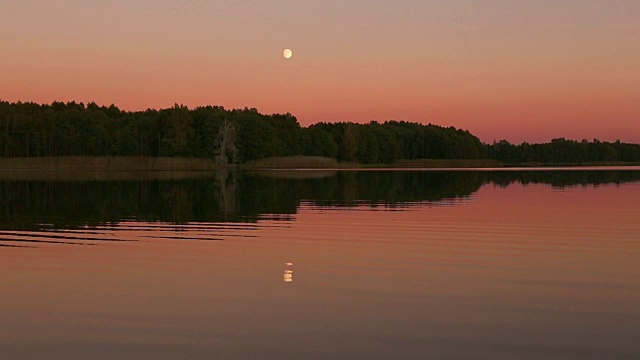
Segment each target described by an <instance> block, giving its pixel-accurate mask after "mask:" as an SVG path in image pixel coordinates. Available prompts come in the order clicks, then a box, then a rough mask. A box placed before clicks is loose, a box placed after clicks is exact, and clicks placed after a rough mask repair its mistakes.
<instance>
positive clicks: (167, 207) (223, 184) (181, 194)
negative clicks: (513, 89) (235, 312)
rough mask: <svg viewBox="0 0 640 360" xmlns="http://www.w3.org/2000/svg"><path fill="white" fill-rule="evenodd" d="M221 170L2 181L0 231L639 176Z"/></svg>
mask: <svg viewBox="0 0 640 360" xmlns="http://www.w3.org/2000/svg"><path fill="white" fill-rule="evenodd" d="M303 175H304V174H301V173H297V174H296V176H294V177H293V178H285V177H283V176H282V174H279V175H278V176H268V174H261V173H251V174H249V173H236V172H223V173H218V174H212V175H211V176H209V177H202V174H199V175H198V177H195V178H186V179H184V178H183V179H181V180H167V179H161V180H150V179H149V178H148V177H145V178H144V179H141V180H127V181H114V180H109V181H40V180H37V181H27V180H2V181H0V199H1V201H0V216H1V220H0V227H1V228H2V229H37V228H40V227H41V226H43V225H42V224H51V225H53V226H54V227H57V228H76V227H81V226H87V225H88V226H92V225H99V224H104V223H111V222H119V221H121V220H123V219H135V220H141V221H165V222H173V223H186V222H194V221H197V222H240V221H242V222H255V221H257V220H258V219H259V218H265V217H273V218H283V217H284V218H287V217H288V216H291V215H292V214H295V213H296V212H297V210H298V207H299V205H300V202H301V201H302V200H305V201H310V202H312V203H314V204H315V205H317V206H338V207H341V206H354V205H363V204H364V205H370V206H384V207H406V206H412V204H415V203H425V202H427V203H432V204H438V203H439V202H441V201H444V200H450V199H457V198H466V197H469V196H470V195H472V194H473V193H474V192H476V191H478V190H479V189H480V187H481V186H482V185H484V184H487V183H493V184H497V185H499V186H508V185H509V184H512V183H514V182H519V183H523V184H528V183H541V184H549V185H552V186H554V187H565V186H574V185H600V184H621V183H625V182H631V181H639V180H640V171H523V172H517V171H513V172H512V171H500V172H488V171H451V172H448V171H340V172H336V173H328V174H325V175H329V176H327V177H315V176H303Z"/></svg>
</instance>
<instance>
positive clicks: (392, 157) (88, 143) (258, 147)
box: [0, 101, 640, 164]
mask: <svg viewBox="0 0 640 360" xmlns="http://www.w3.org/2000/svg"><path fill="white" fill-rule="evenodd" d="M293 155H305V156H325V157H330V158H335V159H337V160H338V161H342V162H358V163H366V164H377V163H392V162H394V161H396V160H400V159H486V158H490V159H496V160H500V161H503V162H507V163H524V162H543V163H571V162H587V161H639V160H640V146H639V145H636V144H625V143H620V142H615V143H607V142H599V141H597V140H594V141H592V142H589V141H586V140H585V141H582V142H579V143H578V142H575V141H571V140H564V139H556V140H553V141H552V142H551V143H547V144H528V143H523V144H520V145H513V144H510V143H509V142H507V141H505V140H503V141H500V142H494V143H493V144H484V143H482V142H481V141H480V140H479V139H478V138H477V137H476V136H474V135H473V134H471V133H470V132H469V131H467V130H461V129H456V128H454V127H442V126H438V125H433V124H427V125H424V124H420V123H412V122H406V121H385V122H382V123H379V122H376V121H372V122H369V123H366V124H357V123H350V122H339V123H325V122H321V123H318V124H314V125H311V126H309V127H302V126H301V125H300V124H299V123H298V121H297V119H296V117H295V116H293V115H291V114H289V113H287V114H272V115H266V114H261V113H259V112H258V111H257V110H256V109H253V108H251V109H249V108H244V109H232V110H229V109H225V108H223V107H221V106H203V107H196V108H194V109H189V108H187V107H186V106H183V105H177V104H176V105H175V106H173V107H171V108H167V109H160V110H154V109H148V110H145V111H134V112H131V111H124V110H121V109H119V108H118V107H116V106H114V105H111V106H98V105H96V104H95V103H89V104H87V105H85V104H83V103H76V102H67V103H63V102H53V103H52V104H36V103H30V102H27V103H22V102H17V103H10V102H6V101H0V157H43V156H54V157H56V156H148V157H178V156H179V157H198V158H217V159H224V161H225V162H231V163H245V162H249V161H252V160H258V159H261V158H267V157H272V156H293Z"/></svg>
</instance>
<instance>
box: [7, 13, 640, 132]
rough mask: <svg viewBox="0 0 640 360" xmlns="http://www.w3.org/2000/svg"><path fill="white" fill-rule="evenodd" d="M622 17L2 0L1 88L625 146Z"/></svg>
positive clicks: (638, 32)
mask: <svg viewBox="0 0 640 360" xmlns="http://www.w3.org/2000/svg"><path fill="white" fill-rule="evenodd" d="M637 19H640V2H635V1H597V2H586V1H581V0H572V1H569V0H560V1H544V0H543V1H540V0H537V1H518V2H515V1H514V2H504V1H498V0H485V1H460V2H458V1H422V0H414V1H409V0H406V1H394V2H390V1H383V0H371V1H345V2H338V1H335V2H333V1H332V2H327V1H304V2H301V1H293V0H280V1H270V2H262V1H244V2H237V1H217V2H212V1H184V2H179V3H178V2H172V1H162V0H160V1H142V0H141V1H124V0H116V1H109V2H102V1H97V0H87V1H75V0H74V1H72V0H68V1H63V0H61V1H57V2H55V4H54V3H52V2H49V1H35V0H31V1H20V2H3V3H2V4H0V54H1V56H0V99H3V100H8V101H35V102H51V101H54V100H61V101H70V100H76V101H83V102H90V101H95V102H97V103H99V104H106V105H108V104H111V103H114V104H116V105H118V106H119V107H121V108H124V109H127V110H140V109H146V108H149V107H151V108H159V107H168V106H171V105H173V104H174V103H182V104H185V105H188V106H190V107H194V106H199V105H222V106H225V107H227V108H234V107H245V106H247V107H256V108H258V109H259V110H260V111H261V112H265V113H274V112H278V113H284V112H291V113H293V114H294V115H296V116H297V118H298V119H299V121H300V123H302V124H303V125H308V124H311V123H315V122H318V121H358V122H366V121H370V120H378V121H384V120H390V119H396V120H408V121H417V122H423V123H429V122H431V123H434V124H439V125H443V126H456V127H459V128H463V129H469V130H470V131H471V132H473V133H474V134H476V135H478V136H479V137H480V138H481V139H482V140H483V141H487V142H490V141H492V140H493V139H502V138H506V139H508V140H510V141H515V142H520V141H524V140H526V141H547V140H549V139H551V138H553V137H566V138H573V139H578V140H580V139H582V138H588V139H592V138H594V137H597V138H599V139H601V140H616V139H620V140H623V141H629V142H640V42H639V41H638V39H640V25H639V24H640V22H638V21H637ZM287 47H289V48H292V49H293V51H294V56H293V58H292V59H290V60H285V59H284V58H283V57H282V55H281V54H282V50H283V49H284V48H287Z"/></svg>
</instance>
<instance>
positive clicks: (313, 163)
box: [0, 156, 640, 172]
mask: <svg viewBox="0 0 640 360" xmlns="http://www.w3.org/2000/svg"><path fill="white" fill-rule="evenodd" d="M574 166H575V167H577V166H640V162H619V161H618V162H583V163H562V164H545V163H537V162H535V163H534V162H530V163H519V164H515V163H514V164H510V163H509V164H506V163H502V162H500V161H497V160H491V159H416V160H399V161H397V162H395V163H391V164H360V163H346V162H338V161H337V160H336V159H333V158H329V157H320V156H286V157H271V158H266V159H261V160H256V161H251V162H248V163H245V164H242V165H239V166H238V168H240V169H246V170H260V169H289V170H293V169H367V168H399V169H407V168H415V169H438V168H441V169H442V168H462V169H463V168H509V167H574ZM219 168H220V167H219V166H217V165H216V162H215V161H214V160H212V159H200V158H179V157H128V156H112V157H90V156H67V157H32V158H0V170H21V171H31V170H43V171H49V170H65V171H66V170H73V171H99V172H105V171H203V170H216V169H219ZM228 168H234V166H233V165H230V166H229V167H228Z"/></svg>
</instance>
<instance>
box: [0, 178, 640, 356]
mask: <svg viewBox="0 0 640 360" xmlns="http://www.w3.org/2000/svg"><path fill="white" fill-rule="evenodd" d="M639 205H640V168H637V167H632V168H605V169H579V168H578V169H563V170H550V169H516V170H503V169H502V170H499V169H494V170H491V169H485V170H457V171H434V170H431V171H425V170H403V171H398V170H371V171H333V170H319V171H264V172H220V173H197V172H180V173H160V172H156V173H103V174H95V173H64V172H51V173H41V172H19V173H16V172H9V171H4V172H0V215H1V217H0V259H1V261H0V284H1V291H0V309H1V311H0V358H1V359H45V358H46V359H633V358H639V357H640V215H639V212H638V209H639Z"/></svg>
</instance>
